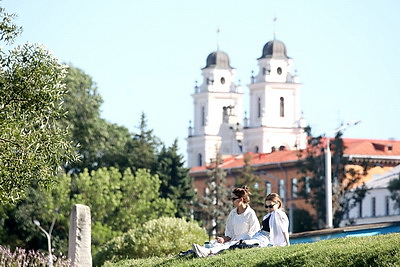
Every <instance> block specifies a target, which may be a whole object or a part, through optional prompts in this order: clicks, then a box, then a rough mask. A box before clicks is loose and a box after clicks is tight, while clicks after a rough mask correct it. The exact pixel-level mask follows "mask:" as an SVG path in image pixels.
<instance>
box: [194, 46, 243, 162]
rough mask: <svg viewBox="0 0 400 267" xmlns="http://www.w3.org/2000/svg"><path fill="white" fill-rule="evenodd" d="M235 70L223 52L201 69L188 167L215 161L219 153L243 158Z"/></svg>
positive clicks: (240, 103) (240, 102)
mask: <svg viewBox="0 0 400 267" xmlns="http://www.w3.org/2000/svg"><path fill="white" fill-rule="evenodd" d="M234 75H235V69H234V68H232V67H231V66H230V63H229V57H228V55H227V54H226V53H224V52H222V51H216V52H213V53H211V54H210V55H209V56H208V57H207V65H206V67H205V68H203V69H202V76H203V82H202V84H201V85H200V87H197V86H196V87H195V92H194V94H192V97H193V106H194V121H193V128H192V127H190V128H189V136H188V138H187V141H188V147H187V152H188V165H189V167H193V166H201V165H204V164H208V163H210V161H211V160H212V159H215V157H216V153H217V151H220V152H221V153H223V154H225V155H232V154H240V153H241V148H240V144H239V143H240V142H241V139H242V133H241V131H240V130H239V127H240V123H241V121H242V120H243V119H242V114H243V93H242V91H241V86H237V85H235V84H234Z"/></svg>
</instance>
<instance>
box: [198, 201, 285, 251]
mask: <svg viewBox="0 0 400 267" xmlns="http://www.w3.org/2000/svg"><path fill="white" fill-rule="evenodd" d="M265 208H267V210H268V213H267V215H265V216H264V218H263V221H262V228H261V230H260V231H258V232H257V233H255V234H254V235H253V236H252V237H251V238H243V239H239V240H240V244H246V245H256V244H257V246H258V247H267V246H290V242H289V219H288V217H287V215H286V213H285V212H284V211H283V203H282V200H281V198H280V197H279V195H278V194H275V193H271V194H269V195H268V196H267V197H266V198H265ZM237 243H239V242H229V246H228V244H227V245H225V246H222V245H221V246H214V247H212V248H211V249H209V248H205V247H202V246H199V245H197V244H194V245H193V249H194V251H195V253H196V255H197V256H198V257H207V256H209V255H211V254H216V253H218V252H220V251H222V250H224V249H228V248H230V247H231V246H232V248H235V246H236V245H237Z"/></svg>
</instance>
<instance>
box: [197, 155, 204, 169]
mask: <svg viewBox="0 0 400 267" xmlns="http://www.w3.org/2000/svg"><path fill="white" fill-rule="evenodd" d="M202 165H203V156H202V155H201V153H199V154H198V155H197V166H202Z"/></svg>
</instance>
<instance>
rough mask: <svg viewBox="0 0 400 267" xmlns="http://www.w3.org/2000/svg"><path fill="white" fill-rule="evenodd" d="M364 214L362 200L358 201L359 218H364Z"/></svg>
mask: <svg viewBox="0 0 400 267" xmlns="http://www.w3.org/2000/svg"><path fill="white" fill-rule="evenodd" d="M362 216H363V213H362V201H360V203H358V218H362Z"/></svg>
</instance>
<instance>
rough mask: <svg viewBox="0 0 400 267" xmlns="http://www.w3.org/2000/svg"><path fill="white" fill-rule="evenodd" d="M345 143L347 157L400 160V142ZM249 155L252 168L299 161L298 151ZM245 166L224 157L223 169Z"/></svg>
mask: <svg viewBox="0 0 400 267" xmlns="http://www.w3.org/2000/svg"><path fill="white" fill-rule="evenodd" d="M331 140H332V139H331ZM322 142H323V144H326V139H323V140H322ZM343 142H344V145H345V155H348V156H351V155H352V156H366V157H374V156H376V157H380V156H389V157H396V158H398V159H400V141H395V140H372V139H352V138H343ZM249 154H250V155H251V160H250V162H251V165H252V166H257V165H266V164H271V163H283V162H293V161H297V160H298V151H296V150H283V151H274V152H271V153H251V152H250V153H249ZM243 165H244V159H243V155H232V156H226V157H224V159H223V163H222V164H221V167H222V168H224V169H233V168H241V167H242V166H243ZM206 169H207V167H206V166H198V167H193V168H191V169H190V172H191V173H195V172H203V171H205V170H206Z"/></svg>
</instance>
